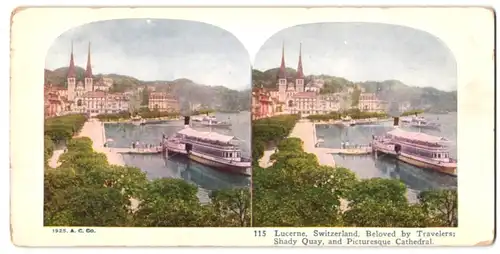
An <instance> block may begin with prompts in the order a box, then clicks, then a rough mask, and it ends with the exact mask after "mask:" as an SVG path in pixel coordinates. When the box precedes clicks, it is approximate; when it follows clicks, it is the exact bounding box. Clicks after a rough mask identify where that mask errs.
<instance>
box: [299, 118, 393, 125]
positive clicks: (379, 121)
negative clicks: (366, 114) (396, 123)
mask: <svg viewBox="0 0 500 254" xmlns="http://www.w3.org/2000/svg"><path fill="white" fill-rule="evenodd" d="M365 119H369V118H362V119H353V120H354V121H357V120H365ZM309 121H311V120H309ZM390 121H392V118H381V119H378V118H377V120H375V121H374V123H382V122H390ZM311 122H312V123H313V124H314V125H317V124H324V125H334V124H339V123H341V122H342V120H333V119H332V120H328V121H326V120H321V121H311Z"/></svg>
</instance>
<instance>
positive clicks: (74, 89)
mask: <svg viewBox="0 0 500 254" xmlns="http://www.w3.org/2000/svg"><path fill="white" fill-rule="evenodd" d="M67 82H68V100H69V101H73V102H75V101H76V100H75V99H77V98H82V97H83V96H84V94H85V93H87V92H92V91H94V78H93V76H92V63H91V61H90V42H89V49H88V56H87V68H86V70H85V75H84V79H83V80H78V81H77V80H76V68H75V59H74V56H73V45H71V56H70V60H69V68H68V75H67ZM80 104H81V103H80ZM77 106H81V105H77Z"/></svg>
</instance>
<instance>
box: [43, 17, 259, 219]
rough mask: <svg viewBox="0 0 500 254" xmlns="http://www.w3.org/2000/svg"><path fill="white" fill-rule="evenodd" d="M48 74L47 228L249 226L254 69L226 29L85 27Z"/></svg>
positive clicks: (126, 22)
mask: <svg viewBox="0 0 500 254" xmlns="http://www.w3.org/2000/svg"><path fill="white" fill-rule="evenodd" d="M44 71H45V79H44V81H43V82H44V161H45V167H44V195H43V196H44V210H43V223H44V226H87V227H250V226H251V204H250V201H251V198H250V185H251V184H250V183H251V175H252V172H251V162H252V158H251V148H250V147H251V144H250V140H251V113H250V107H251V106H250V104H251V101H250V100H251V85H250V83H251V64H250V59H249V56H248V52H247V51H246V49H245V47H244V46H243V45H242V44H241V42H240V41H238V39H237V38H236V37H235V36H233V35H232V34H231V33H229V32H227V31H225V30H223V29H221V28H219V27H216V26H213V25H209V24H205V23H201V22H194V21H184V20H173V19H117V20H106V21H98V22H93V23H88V24H84V25H81V26H78V27H74V28H72V29H70V30H68V31H66V32H64V33H63V34H61V35H60V36H59V37H58V38H57V39H56V40H55V41H54V42H53V43H52V45H51V46H50V48H49V50H48V52H47V55H46V60H45V70H44ZM40 82H42V81H41V80H40Z"/></svg>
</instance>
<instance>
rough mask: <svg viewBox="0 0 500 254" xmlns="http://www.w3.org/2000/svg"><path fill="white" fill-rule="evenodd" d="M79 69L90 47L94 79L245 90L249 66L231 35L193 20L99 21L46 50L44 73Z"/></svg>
mask: <svg viewBox="0 0 500 254" xmlns="http://www.w3.org/2000/svg"><path fill="white" fill-rule="evenodd" d="M72 41H73V52H74V57H75V64H76V65H77V66H80V67H83V68H85V67H86V65H87V51H88V45H89V42H91V54H92V55H91V59H92V70H93V73H94V74H100V73H101V74H109V73H114V74H122V75H127V76H132V77H135V78H137V79H140V80H143V81H153V80H167V81H169V80H174V79H179V78H187V79H190V80H193V81H194V82H196V83H199V84H205V85H210V86H218V85H222V86H225V87H228V88H231V89H236V90H243V89H247V88H250V84H251V63H250V57H249V55H248V52H247V50H246V49H245V47H244V46H243V44H242V43H241V42H240V41H239V40H238V39H237V38H236V37H234V36H233V35H232V34H231V33H229V32H227V31H225V30H223V29H221V28H218V27H216V26H212V25H209V24H204V23H200V22H194V21H183V20H167V19H122V20H109V21H99V22H93V23H89V24H85V25H82V26H78V27H75V28H73V29H71V30H69V31H66V32H65V33H63V34H61V35H60V36H59V37H58V38H57V39H56V40H55V41H54V43H53V44H52V46H51V47H50V49H49V51H48V53H47V56H46V60H45V68H46V69H49V70H54V69H57V68H60V67H65V66H68V65H69V59H70V53H71V44H72Z"/></svg>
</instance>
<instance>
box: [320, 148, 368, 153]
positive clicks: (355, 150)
mask: <svg viewBox="0 0 500 254" xmlns="http://www.w3.org/2000/svg"><path fill="white" fill-rule="evenodd" d="M316 151H318V152H320V153H326V154H339V155H365V154H371V152H372V148H371V147H359V148H325V147H317V148H316Z"/></svg>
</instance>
